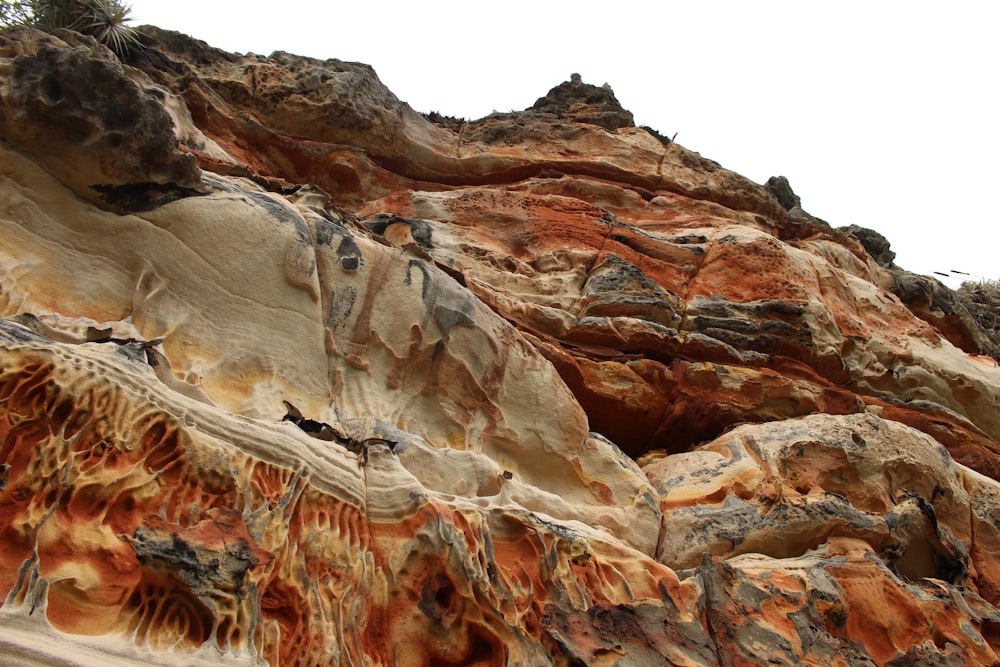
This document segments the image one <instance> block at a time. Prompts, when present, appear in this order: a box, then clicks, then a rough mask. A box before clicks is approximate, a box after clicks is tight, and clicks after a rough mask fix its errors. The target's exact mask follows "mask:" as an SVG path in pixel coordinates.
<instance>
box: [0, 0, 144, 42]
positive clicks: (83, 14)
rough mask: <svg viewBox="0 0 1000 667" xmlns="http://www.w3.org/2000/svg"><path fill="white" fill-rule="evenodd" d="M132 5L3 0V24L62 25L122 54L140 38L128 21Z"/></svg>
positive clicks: (97, 0)
mask: <svg viewBox="0 0 1000 667" xmlns="http://www.w3.org/2000/svg"><path fill="white" fill-rule="evenodd" d="M131 12H132V7H131V6H129V5H127V4H125V3H124V2H123V1H122V0H24V1H23V2H22V1H18V0H0V27H9V26H14V25H28V26H31V27H33V28H38V29H39V30H44V31H45V32H52V31H53V30H56V29H58V28H67V29H69V30H75V31H76V32H79V33H82V34H84V35H90V36H91V37H94V38H95V39H96V40H97V41H99V42H100V43H101V44H104V45H105V46H107V47H108V48H109V49H111V50H112V51H114V52H115V53H117V54H118V55H122V54H124V53H125V52H126V51H128V50H129V49H130V48H131V47H133V46H135V45H136V44H138V42H139V37H138V34H137V33H136V32H135V30H134V29H133V28H131V27H130V26H129V25H127V23H128V22H129V21H131V20H132V19H131V18H129V14H130V13H131Z"/></svg>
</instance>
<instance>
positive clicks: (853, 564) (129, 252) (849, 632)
mask: <svg viewBox="0 0 1000 667" xmlns="http://www.w3.org/2000/svg"><path fill="white" fill-rule="evenodd" d="M143 33H144V35H145V37H144V40H145V45H144V47H143V48H142V49H139V50H136V51H134V52H133V53H132V54H131V55H130V56H128V57H127V58H126V60H127V62H120V61H119V60H118V59H117V58H116V57H115V56H114V55H112V54H111V53H110V52H109V51H107V50H106V49H104V48H103V47H100V46H98V45H97V43H96V42H94V41H93V40H90V39H89V38H84V37H81V36H79V35H77V34H75V33H72V32H65V31H60V32H57V33H55V34H54V35H47V34H44V33H40V32H35V31H32V30H29V29H14V30H8V31H6V32H0V229H2V231H0V316H2V319H0V600H2V601H3V605H2V607H0V662H3V663H4V664H18V665H22V664H27V665H36V664H45V665H48V664H101V665H104V664H133V663H136V662H142V663H145V664H185V665H194V664H212V665H215V664H245V665H259V664H269V665H354V666H361V665H372V666H374V665H398V666H424V665H426V666H431V665H440V666H445V665H454V666H458V665H484V666H485V665H529V666H530V665H562V666H567V667H568V666H573V665H588V666H590V665H594V666H598V665H599V666H606V665H608V666H609V665H620V666H622V667H625V666H633V665H684V666H694V665H756V664H765V663H766V664H778V665H799V664H809V665H962V664H965V665H994V664H997V663H998V657H997V653H998V651H1000V613H998V610H997V605H998V604H1000V588H998V587H1000V560H998V559H1000V555H998V554H1000V483H998V482H997V481H996V480H997V479H998V478H1000V464H998V453H1000V444H998V441H1000V412H998V401H1000V369H998V367H997V363H996V362H995V361H994V360H993V359H992V358H990V357H989V356H985V355H987V354H991V353H992V354H995V353H996V350H995V349H993V348H992V347H991V345H992V344H991V343H990V342H989V340H988V338H987V337H985V336H984V334H983V332H982V330H981V329H980V328H979V327H978V326H977V325H976V324H975V322H974V321H973V320H972V319H971V318H970V317H969V315H968V313H967V312H966V311H965V310H964V308H963V307H962V306H961V305H960V304H959V303H958V302H957V301H956V300H955V299H954V298H953V296H952V295H951V293H950V292H949V291H948V290H947V289H945V288H943V287H942V286H940V284H938V283H936V282H935V281H933V280H931V279H928V278H924V277H921V276H915V275H912V274H909V273H907V272H905V271H903V270H902V269H899V268H898V267H896V266H895V265H894V264H893V257H892V254H891V250H890V249H889V246H888V244H887V243H886V242H885V240H884V239H881V237H879V236H878V235H877V234H874V233H871V232H868V231H867V230H859V229H851V228H847V229H835V228H832V227H831V226H830V225H828V224H827V223H825V222H823V221H822V220H820V219H818V218H816V217H814V216H812V215H810V214H809V213H806V212H805V211H804V210H803V208H802V205H801V202H800V201H799V200H798V198H797V197H796V196H795V194H794V192H793V191H792V189H791V187H790V186H789V184H788V182H787V181H785V180H784V179H781V178H775V179H772V180H771V181H770V182H768V183H767V184H765V185H760V184H757V183H754V182H752V181H750V180H748V179H746V178H744V177H742V176H740V175H738V174H735V173H733V172H730V171H728V170H726V169H724V168H723V167H721V166H720V165H718V164H717V163H715V162H712V161H710V160H707V159H705V158H703V157H701V156H700V155H698V154H697V153H694V152H692V151H689V150H687V149H685V148H684V147H683V146H681V145H679V144H677V143H674V142H672V141H670V140H669V139H667V138H665V137H664V136H661V135H660V134H659V133H657V132H656V131H654V130H650V129H648V128H640V127H635V126H634V124H633V121H632V116H631V114H630V113H629V112H628V111H626V110H625V109H623V108H622V107H621V105H620V104H619V103H618V101H617V100H616V99H615V96H614V93H613V92H612V91H611V89H610V88H608V87H595V86H590V85H588V84H586V83H584V82H583V81H581V80H580V78H579V77H577V76H574V77H571V79H570V81H567V82H566V83H563V84H561V85H559V86H556V87H555V88H553V89H552V91H550V92H549V93H548V94H547V95H545V96H544V97H542V98H540V99H539V101H538V102H537V103H536V104H535V105H534V106H533V107H532V108H530V109H527V110H525V111H522V112H517V113H506V114H493V115H491V116H488V117H486V118H482V119H479V120H476V121H465V120H461V119H454V118H448V117H443V116H440V115H438V114H430V115H427V116H425V115H422V114H419V113H416V112H415V111H413V110H412V109H410V108H409V107H408V106H407V105H406V104H405V103H403V102H401V101H400V100H398V99H397V98H396V97H395V96H394V95H393V94H392V93H391V92H390V91H389V90H387V89H386V88H385V87H384V86H383V85H382V84H381V83H380V82H379V80H378V78H377V77H376V75H375V73H374V71H373V70H372V69H371V68H370V67H368V66H366V65H359V64H355V63H346V62H341V61H338V60H327V61H316V60H310V59H306V58H301V57H297V56H294V55H290V54H286V53H275V54H273V55H271V56H270V57H262V56H254V55H246V56H243V55H234V54H230V53H224V52H222V51H218V50H216V49H213V48H211V47H209V46H208V45H206V44H204V43H201V42H197V41H195V40H192V39H190V38H188V37H185V36H183V35H180V34H176V33H169V32H165V31H160V30H157V29H155V28H151V27H147V28H144V29H143ZM980 355H983V356H980Z"/></svg>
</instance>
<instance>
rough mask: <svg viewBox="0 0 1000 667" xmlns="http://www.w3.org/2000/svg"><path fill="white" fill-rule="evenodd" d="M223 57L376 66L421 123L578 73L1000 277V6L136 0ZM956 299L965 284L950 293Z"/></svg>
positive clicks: (918, 253) (505, 101)
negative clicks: (432, 114) (286, 56)
mask: <svg viewBox="0 0 1000 667" xmlns="http://www.w3.org/2000/svg"><path fill="white" fill-rule="evenodd" d="M132 8H133V12H132V15H133V17H134V18H135V23H136V24H142V23H152V24H154V25H158V26H160V27H161V28H168V29H172V30H179V31H182V32H185V33H187V34H189V35H192V36H194V37H197V38H199V39H203V40H205V41H207V42H208V43H209V44H211V45H212V46H216V47H219V48H222V49H225V50H227V51H234V52H241V53H246V52H253V53H259V54H265V55H267V54H270V53H271V52H272V51H275V50H283V51H289V52H292V53H296V54H300V55H306V56H311V57H315V58H339V59H341V60H349V61H357V62H364V63H368V64H370V65H372V66H373V67H374V68H375V70H376V72H378V75H379V77H380V78H381V79H382V81H383V83H385V84H386V85H387V86H388V87H389V89H390V90H392V91H393V92H394V93H395V94H396V95H397V96H398V97H399V98H400V99H402V100H404V101H406V102H408V103H409V104H410V106H412V107H413V108H414V109H416V110H418V111H431V110H434V111H439V112H441V113H444V114H448V115H453V116H460V117H466V118H479V117H482V116H484V115H487V114H489V113H490V112H492V111H493V110H494V109H495V110H498V111H510V110H520V109H524V108H526V107H528V106H530V105H531V104H533V103H534V101H535V100H536V99H537V98H538V97H541V96H542V95H544V94H545V93H546V92H547V91H548V90H549V89H550V88H551V87H553V86H555V85H556V84H558V83H561V82H562V81H565V80H568V79H569V75H570V74H571V73H572V72H579V73H580V74H581V75H582V76H583V80H584V81H585V82H587V83H593V84H596V85H601V84H603V83H605V82H607V83H609V84H611V86H612V88H613V89H614V91H615V94H616V95H617V97H618V99H619V101H621V103H622V105H623V106H625V108H627V109H629V110H630V111H632V113H633V114H635V120H636V124H639V125H643V124H644V125H649V126H651V127H653V128H655V129H656V130H658V131H659V132H661V133H662V134H665V135H667V136H670V135H673V134H674V133H675V132H677V133H678V134H677V141H678V143H680V144H682V145H683V146H684V147H686V148H688V149H691V150H695V151H698V152H699V153H701V154H702V155H703V156H705V157H707V158H710V159H713V160H716V161H717V162H720V163H721V164H722V166H724V167H726V168H728V169H732V170H734V171H737V172H739V173H741V174H743V175H745V176H747V177H749V178H751V179H753V180H754V181H757V182H758V183H763V182H765V181H766V180H767V179H768V177H769V176H772V175H784V176H787V177H788V178H789V180H790V182H791V184H792V188H793V189H794V190H795V192H796V194H798V195H799V196H800V197H801V198H802V205H803V208H805V209H806V210H807V211H809V212H810V213H812V214H813V215H816V216H818V217H820V218H823V219H824V220H826V221H828V222H829V223H831V224H832V225H834V226H842V225H849V224H857V225H862V226H864V227H870V228H872V229H876V230H878V231H879V232H881V233H882V234H884V235H885V236H886V237H887V238H888V239H889V241H890V242H891V243H892V248H893V250H895V252H896V255H897V257H896V263H897V264H898V265H900V266H902V267H903V268H906V269H909V270H911V271H915V272H917V273H923V274H929V273H931V272H933V271H942V272H945V273H947V272H948V271H949V270H952V269H954V270H959V271H965V272H968V273H970V274H973V275H975V276H979V277H985V278H1000V266H998V263H997V261H996V259H995V257H996V254H997V253H998V252H1000V204H998V203H996V202H994V201H993V195H994V193H997V187H996V183H997V177H998V176H1000V173H998V168H997V162H996V158H997V156H998V155H1000V129H998V125H1000V101H998V100H1000V91H998V90H997V88H998V82H1000V78H998V76H997V69H998V66H1000V37H998V36H997V31H998V29H1000V3H998V2H993V1H991V0H982V1H980V2H968V1H963V0H951V1H950V2H948V3H947V6H946V5H945V3H943V2H937V3H930V2H923V1H921V0H911V1H910V2H897V1H894V0H867V1H865V2H858V1H855V0H841V1H839V2H828V3H819V2H809V1H807V0H798V1H773V2H771V1H767V0H758V1H753V2H751V1H750V0H743V1H735V0H734V1H726V2H724V1H708V0H683V1H673V2H670V1H661V2H602V3H600V4H598V3H588V2H586V1H580V0H576V1H574V2H563V1H559V2H546V1H545V0H534V1H533V2H524V1H522V0H507V1H506V2H503V3H497V2H490V3H480V2H476V0H464V1H463V2H453V1H451V0H442V1H433V0H430V1H425V2H415V1H412V0H411V1H410V2H390V1H387V0H349V1H341V2H325V1H320V0H311V1H310V0H281V1H280V2H275V1H273V0H272V1H271V2H257V1H255V0H240V1H235V0H198V1H195V0H169V1H168V0H134V1H133V3H132ZM942 280H944V281H945V282H946V283H948V284H950V285H952V286H953V287H954V286H957V285H958V283H959V280H948V279H943V278H942Z"/></svg>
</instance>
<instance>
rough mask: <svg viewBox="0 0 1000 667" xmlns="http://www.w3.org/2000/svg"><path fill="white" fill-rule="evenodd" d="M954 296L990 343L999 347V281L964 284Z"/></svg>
mask: <svg viewBox="0 0 1000 667" xmlns="http://www.w3.org/2000/svg"><path fill="white" fill-rule="evenodd" d="M956 294H957V295H958V299H959V301H961V303H962V305H964V306H965V307H966V308H967V309H968V310H969V313H971V314H972V317H973V319H975V320H976V322H977V323H978V324H979V326H981V327H982V328H983V330H984V331H985V332H986V335H987V336H989V338H990V341H992V342H993V344H994V345H996V346H1000V280H984V281H982V282H964V283H962V286H961V287H959V288H958V290H957V291H956ZM998 361H1000V360H998Z"/></svg>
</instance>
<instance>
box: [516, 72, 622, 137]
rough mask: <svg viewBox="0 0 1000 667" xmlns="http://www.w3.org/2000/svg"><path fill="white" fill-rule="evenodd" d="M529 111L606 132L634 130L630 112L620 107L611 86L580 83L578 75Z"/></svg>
mask: <svg viewBox="0 0 1000 667" xmlns="http://www.w3.org/2000/svg"><path fill="white" fill-rule="evenodd" d="M530 110H532V111H538V112H540V113H550V114H554V115H555V116H557V117H558V118H560V119H563V120H569V121H573V122H577V123H590V124H591V125H599V126H601V127H603V128H604V129H606V130H617V129H618V128H621V127H635V123H634V122H633V120H632V112H631V111H628V110H627V109H625V108H624V107H622V105H621V103H620V102H619V101H618V98H616V97H615V93H614V91H613V90H611V86H609V85H608V84H606V83H605V84H604V85H603V86H593V85H591V84H589V83H584V82H583V79H582V78H581V76H580V75H579V74H575V73H574V74H572V75H570V80H569V81H564V82H563V83H560V84H559V85H558V86H556V87H555V88H553V89H552V90H550V91H549V92H548V93H547V94H546V95H545V96H544V97H539V98H538V100H537V101H536V102H535V103H534V104H533V105H532V106H531V107H530Z"/></svg>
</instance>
